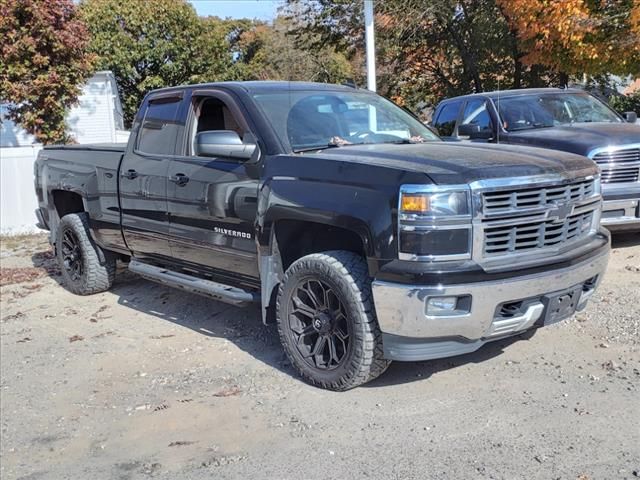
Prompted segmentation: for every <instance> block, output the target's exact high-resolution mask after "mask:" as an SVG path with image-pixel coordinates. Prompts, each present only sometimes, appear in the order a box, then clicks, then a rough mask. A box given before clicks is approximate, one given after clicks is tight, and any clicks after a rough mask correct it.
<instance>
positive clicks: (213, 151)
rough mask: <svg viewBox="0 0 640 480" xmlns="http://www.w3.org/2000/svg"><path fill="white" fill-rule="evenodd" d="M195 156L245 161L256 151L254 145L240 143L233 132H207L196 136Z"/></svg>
mask: <svg viewBox="0 0 640 480" xmlns="http://www.w3.org/2000/svg"><path fill="white" fill-rule="evenodd" d="M195 144H196V145H195V150H196V151H195V154H196V155H198V156H200V157H227V158H240V159H244V160H247V159H249V158H251V156H252V155H253V152H255V150H256V144H255V143H242V140H241V139H240V135H238V134H237V133H236V132H234V131H233V130H208V131H205V132H199V133H197V134H196V142H195Z"/></svg>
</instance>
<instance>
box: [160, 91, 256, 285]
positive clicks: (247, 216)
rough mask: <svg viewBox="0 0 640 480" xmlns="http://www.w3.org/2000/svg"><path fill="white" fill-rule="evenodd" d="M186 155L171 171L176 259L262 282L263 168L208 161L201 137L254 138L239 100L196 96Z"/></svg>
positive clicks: (230, 161) (219, 159)
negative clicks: (198, 143) (222, 133)
mask: <svg viewBox="0 0 640 480" xmlns="http://www.w3.org/2000/svg"><path fill="white" fill-rule="evenodd" d="M187 125H188V126H187V135H186V137H185V138H186V139H187V140H186V142H185V143H186V145H185V147H184V149H185V151H184V152H183V153H184V155H181V156H178V157H176V158H174V159H173V160H172V161H171V163H170V166H169V184H168V210H169V224H170V232H169V234H170V242H169V243H170V247H171V252H172V254H173V257H174V258H175V259H176V260H179V261H182V262H184V263H186V264H189V265H191V266H192V267H193V268H197V269H202V268H204V269H206V270H208V271H209V273H212V274H222V275H226V276H231V277H237V278H238V279H239V280H242V279H243V278H244V279H252V280H254V281H255V279H256V278H258V276H259V273H258V263H257V246H256V240H255V220H256V214H257V204H258V202H257V198H258V179H259V168H258V165H257V164H256V160H257V155H258V154H259V152H257V151H256V156H255V157H254V158H253V159H251V160H239V159H234V158H226V157H215V158H212V157H204V156H199V155H198V154H197V151H196V148H195V145H194V142H195V136H196V134H197V133H198V132H204V131H212V130H227V131H235V132H237V133H238V135H239V136H240V138H243V139H246V138H248V136H251V135H252V134H251V133H250V131H249V127H248V126H247V123H246V121H245V120H244V116H243V115H242V114H241V113H240V109H239V108H238V106H237V105H236V104H235V102H234V100H233V99H232V98H231V97H230V96H229V95H228V94H226V93H224V92H216V91H207V92H204V93H195V94H194V95H193V96H192V98H191V101H190V114H189V120H188V122H187Z"/></svg>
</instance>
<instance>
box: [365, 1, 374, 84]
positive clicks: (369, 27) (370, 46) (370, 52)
mask: <svg viewBox="0 0 640 480" xmlns="http://www.w3.org/2000/svg"><path fill="white" fill-rule="evenodd" d="M364 32H365V43H366V47H367V55H366V56H367V88H368V89H369V90H371V91H372V92H375V91H376V45H375V38H374V34H373V0H364Z"/></svg>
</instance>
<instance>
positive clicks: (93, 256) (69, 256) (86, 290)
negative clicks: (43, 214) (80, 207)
mask: <svg viewBox="0 0 640 480" xmlns="http://www.w3.org/2000/svg"><path fill="white" fill-rule="evenodd" d="M99 248H100V247H98V246H97V245H96V244H95V242H94V241H93V239H92V238H91V236H90V234H89V219H88V216H87V214H86V213H70V214H67V215H65V216H64V217H62V219H61V220H60V224H59V225H58V232H57V236H56V255H57V257H58V264H59V265H60V270H61V271H62V278H63V280H64V285H65V287H66V288H67V290H69V291H71V292H72V293H75V294H76V295H91V294H92V293H99V292H104V291H105V290H108V289H109V288H110V287H111V284H112V283H113V279H114V277H115V273H116V260H115V257H114V256H113V255H111V254H110V253H109V252H100V250H99ZM101 254H102V255H101ZM101 256H102V258H103V260H100V257H101Z"/></svg>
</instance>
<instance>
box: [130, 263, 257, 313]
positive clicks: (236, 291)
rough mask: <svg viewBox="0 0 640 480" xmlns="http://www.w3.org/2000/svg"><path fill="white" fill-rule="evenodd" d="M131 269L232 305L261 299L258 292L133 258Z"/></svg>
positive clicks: (165, 283)
mask: <svg viewBox="0 0 640 480" xmlns="http://www.w3.org/2000/svg"><path fill="white" fill-rule="evenodd" d="M129 270H131V271H132V272H133V273H136V274H138V275H140V276H141V277H144V278H146V279H148V280H152V281H154V282H159V283H162V284H163V285H167V286H169V287H176V288H181V289H183V290H187V291H189V292H192V293H197V294H199V295H204V296H206V297H210V298H213V299H215V300H219V301H221V302H225V303H230V304H232V305H237V306H241V305H246V304H248V303H254V302H258V301H259V300H260V295H259V294H258V293H257V292H250V291H247V290H243V289H241V288H236V287H231V286H229V285H224V284H222V283H218V282H213V281H211V280H204V279H202V278H197V277H192V276H190V275H185V274H184V273H178V272H174V271H172V270H167V269H166V268H162V267H156V266H154V265H149V264H146V263H142V262H139V261H137V260H133V259H132V260H131V262H129Z"/></svg>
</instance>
